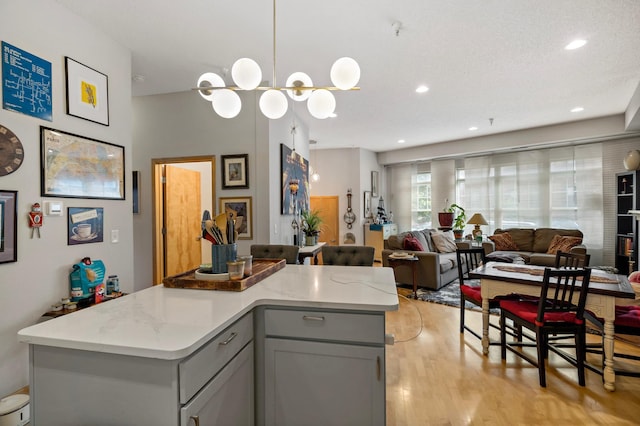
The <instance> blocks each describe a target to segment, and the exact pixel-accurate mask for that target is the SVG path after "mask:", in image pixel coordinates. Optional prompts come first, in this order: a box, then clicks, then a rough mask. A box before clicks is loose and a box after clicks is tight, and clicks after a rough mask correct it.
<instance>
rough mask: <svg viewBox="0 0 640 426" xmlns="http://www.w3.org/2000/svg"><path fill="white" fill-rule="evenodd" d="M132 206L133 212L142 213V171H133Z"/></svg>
mask: <svg viewBox="0 0 640 426" xmlns="http://www.w3.org/2000/svg"><path fill="white" fill-rule="evenodd" d="M131 179H132V180H131V198H132V200H131V206H132V209H133V214H140V172H139V171H137V170H134V171H132V172H131Z"/></svg>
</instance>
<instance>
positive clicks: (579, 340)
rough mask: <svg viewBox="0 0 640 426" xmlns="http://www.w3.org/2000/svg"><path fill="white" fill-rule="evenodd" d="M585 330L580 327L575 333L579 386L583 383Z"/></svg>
mask: <svg viewBox="0 0 640 426" xmlns="http://www.w3.org/2000/svg"><path fill="white" fill-rule="evenodd" d="M585 332H586V331H585V330H584V329H582V330H580V332H578V333H576V364H577V365H576V367H577V368H578V384H579V385H580V386H584V385H585V377H584V360H585V357H586V345H587V338H586V336H585ZM603 365H604V364H603ZM603 377H604V375H603Z"/></svg>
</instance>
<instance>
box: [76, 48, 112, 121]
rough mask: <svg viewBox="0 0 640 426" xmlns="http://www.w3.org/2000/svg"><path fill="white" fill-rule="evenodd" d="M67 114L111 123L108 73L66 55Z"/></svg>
mask: <svg viewBox="0 0 640 426" xmlns="http://www.w3.org/2000/svg"><path fill="white" fill-rule="evenodd" d="M65 65H66V73H67V114H69V115H73V116H75V117H79V118H84V119H85V120H89V121H93V122H96V123H100V124H104V125H105V126H108V125H109V88H108V78H107V76H106V75H104V74H102V73H101V72H98V71H96V70H94V69H93V68H89V67H88V66H86V65H83V64H81V63H80V62H77V61H74V60H73V59H71V58H69V57H65Z"/></svg>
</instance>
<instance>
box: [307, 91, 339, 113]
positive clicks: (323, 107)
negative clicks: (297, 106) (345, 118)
mask: <svg viewBox="0 0 640 426" xmlns="http://www.w3.org/2000/svg"><path fill="white" fill-rule="evenodd" d="M335 108H336V98H334V97H333V93H331V92H330V91H328V90H327V89H317V90H314V91H313V93H312V94H311V96H310V97H309V100H308V101H307V109H308V110H309V113H311V115H312V116H314V117H315V118H318V119H320V120H322V119H325V118H327V117H329V116H330V115H331V113H333V110H334V109H335Z"/></svg>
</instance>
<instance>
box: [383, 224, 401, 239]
mask: <svg viewBox="0 0 640 426" xmlns="http://www.w3.org/2000/svg"><path fill="white" fill-rule="evenodd" d="M397 233H398V225H396V224H395V223H393V224H390V225H384V226H383V227H382V238H383V239H385V240H388V239H389V237H390V236H392V235H395V234H397Z"/></svg>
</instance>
